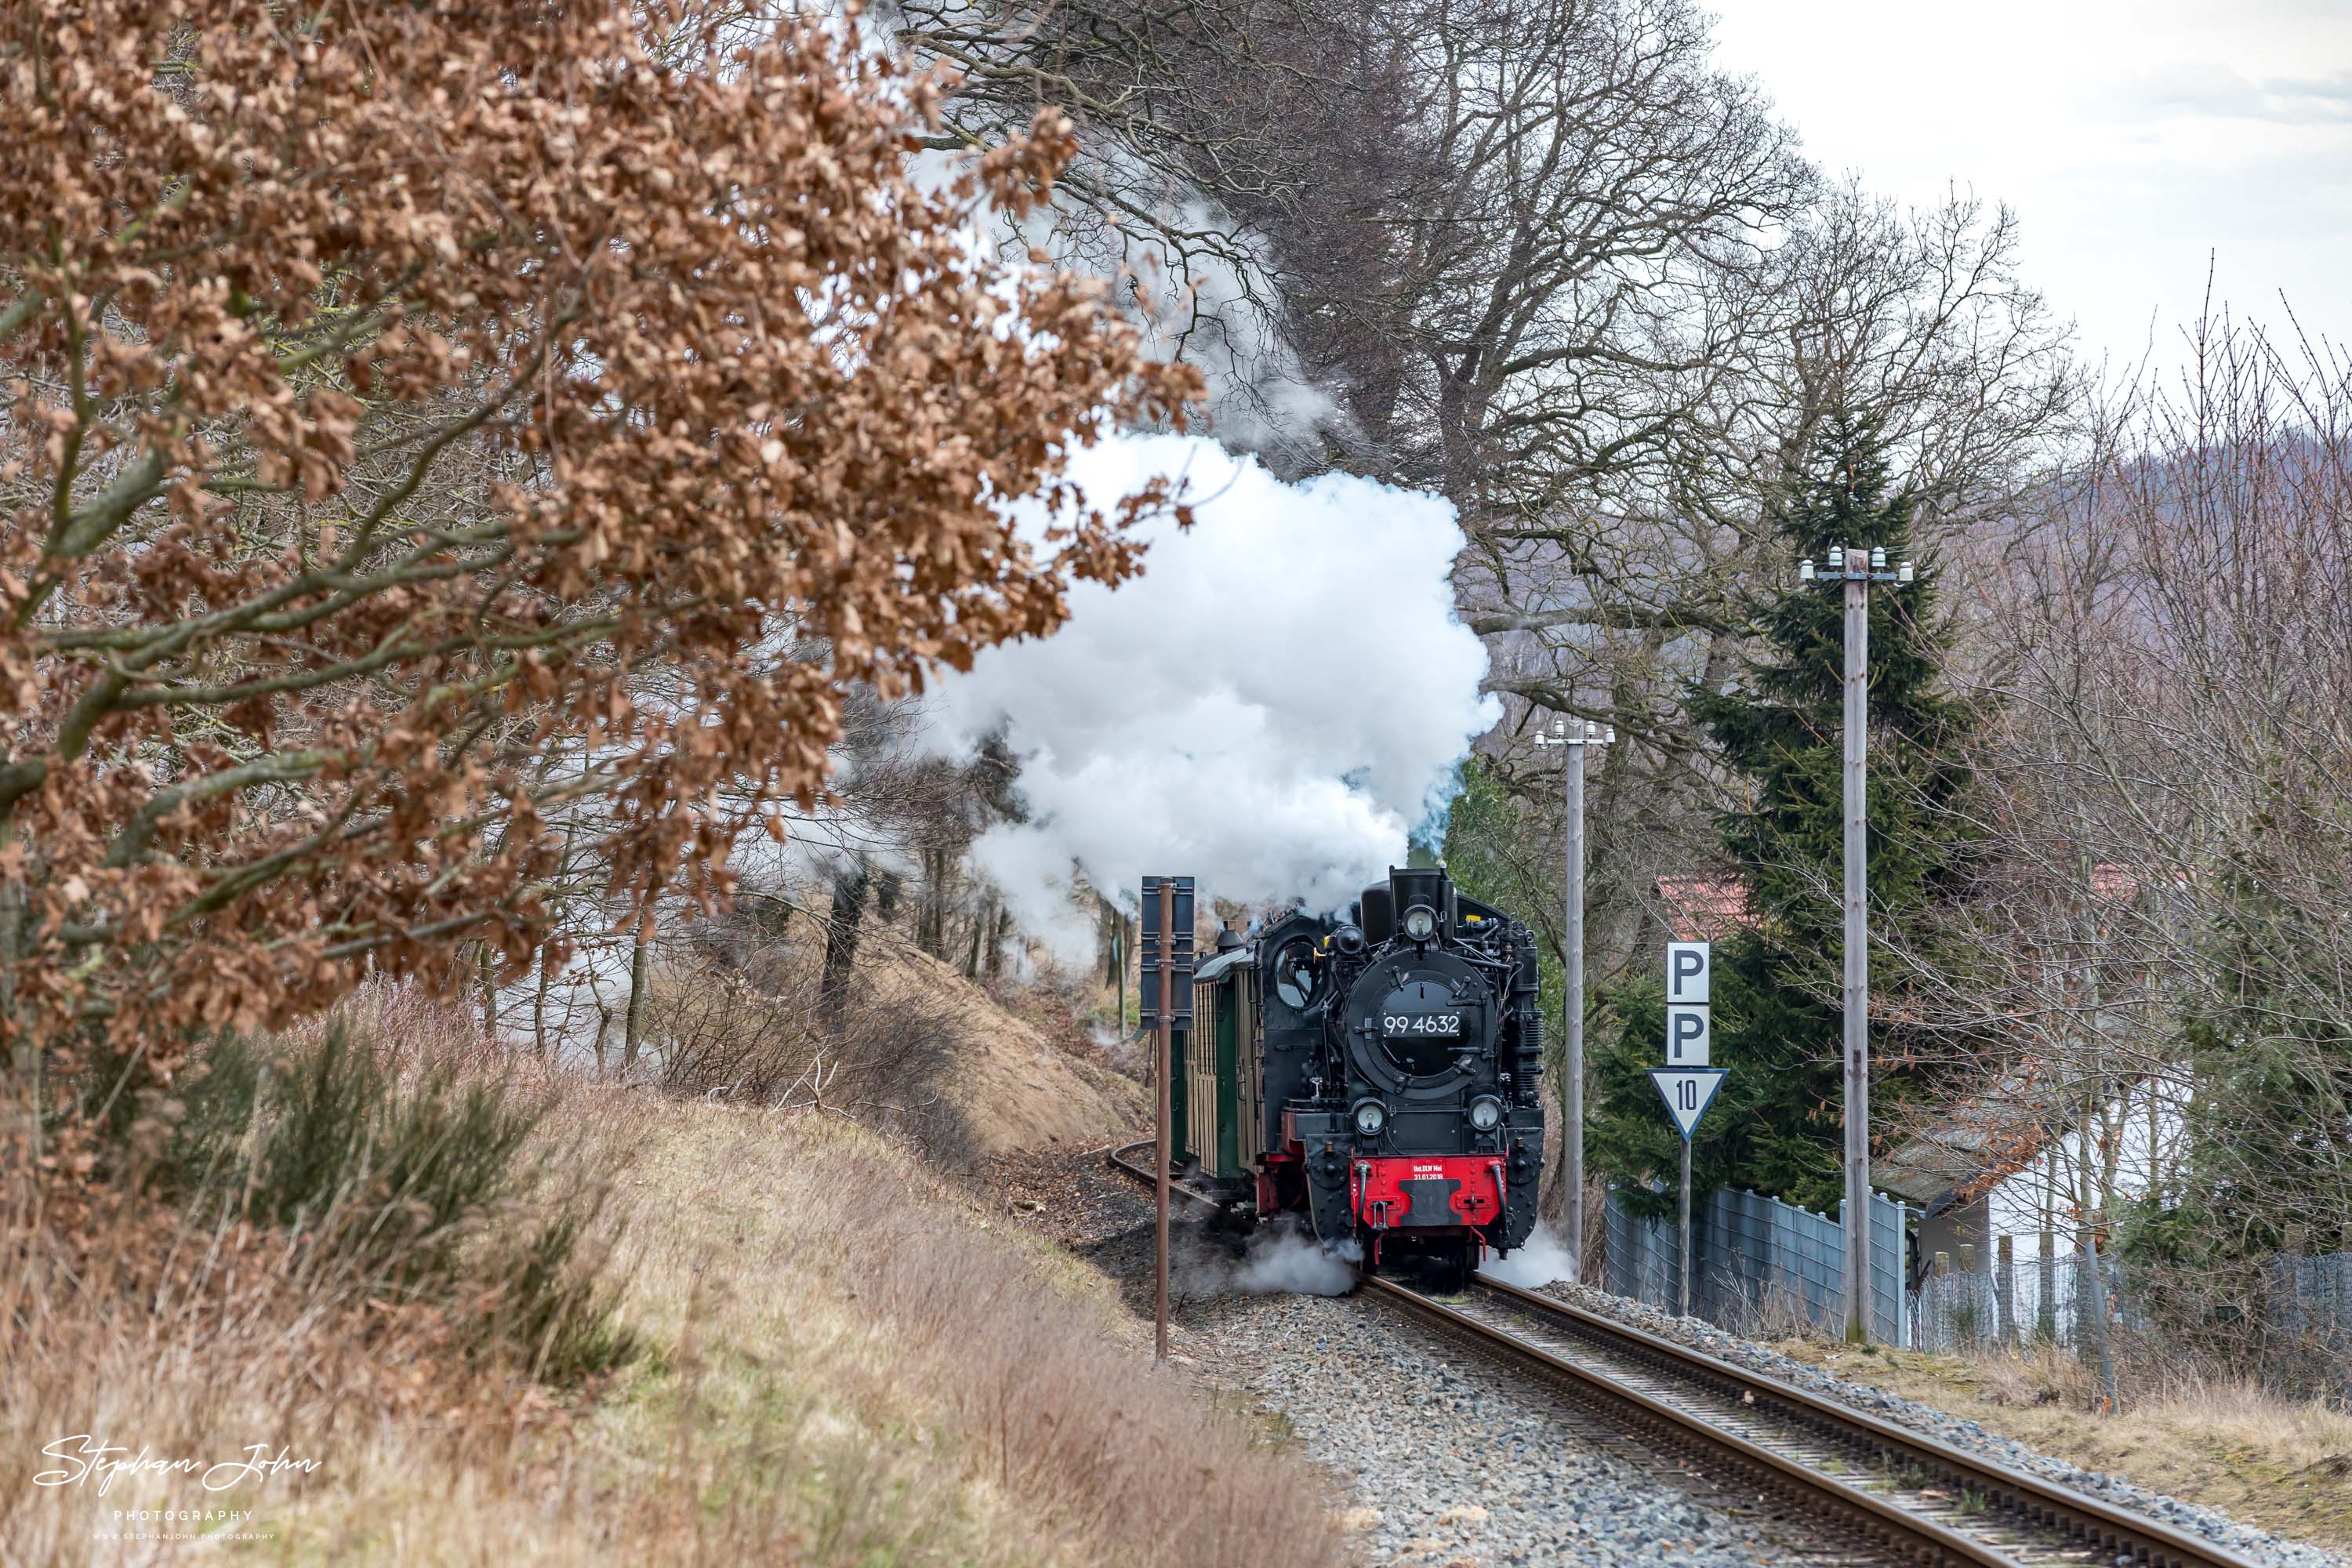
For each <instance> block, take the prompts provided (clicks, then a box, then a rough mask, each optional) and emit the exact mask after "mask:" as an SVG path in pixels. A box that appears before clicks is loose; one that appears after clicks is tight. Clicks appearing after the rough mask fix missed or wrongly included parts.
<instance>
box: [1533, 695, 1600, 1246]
mask: <svg viewBox="0 0 2352 1568" xmlns="http://www.w3.org/2000/svg"><path fill="white" fill-rule="evenodd" d="M1576 730H1577V731H1578V732H1575V733H1571V732H1570V725H1569V721H1567V720H1565V719H1555V720H1553V721H1551V733H1550V734H1549V735H1543V734H1538V735H1537V736H1536V744H1537V745H1538V746H1565V747H1566V748H1568V755H1567V759H1566V760H1567V763H1568V766H1567V768H1566V769H1565V770H1564V771H1565V772H1566V773H1567V776H1568V833H1567V837H1568V909H1567V918H1566V921H1565V922H1564V923H1563V925H1562V926H1561V937H1560V966H1561V971H1562V976H1563V978H1564V979H1565V980H1566V981H1567V983H1568V998H1567V1002H1566V1005H1564V1006H1563V1007H1562V1009H1561V1011H1562V1013H1563V1014H1564V1015H1565V1016H1564V1018H1563V1020H1562V1021H1563V1022H1564V1023H1565V1024H1566V1025H1567V1037H1566V1038H1565V1040H1564V1041H1563V1042H1562V1053H1563V1059H1562V1061H1561V1063H1560V1072H1559V1161H1560V1164H1559V1174H1560V1208H1561V1211H1562V1215H1561V1217H1562V1218H1563V1220H1564V1221H1565V1222H1566V1223H1565V1225H1564V1226H1563V1227H1562V1228H1563V1230H1564V1232H1565V1234H1564V1236H1563V1238H1562V1239H1563V1240H1564V1242H1565V1243H1566V1246H1567V1250H1568V1277H1569V1279H1570V1280H1571V1281H1578V1282H1580V1281H1581V1280H1582V1279H1583V1278H1584V751H1585V748H1586V747H1587V746H1605V745H1607V744H1609V743H1610V742H1612V741H1614V740H1616V739H1617V726H1615V725H1614V724H1612V725H1610V726H1608V727H1607V728H1606V729H1605V730H1604V729H1603V728H1602V727H1601V725H1599V724H1595V723H1593V722H1592V721H1591V720H1584V721H1580V723H1579V724H1578V725H1577V726H1576Z"/></svg>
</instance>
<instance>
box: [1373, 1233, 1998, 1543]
mask: <svg viewBox="0 0 2352 1568" xmlns="http://www.w3.org/2000/svg"><path fill="white" fill-rule="evenodd" d="M1362 1279H1363V1282H1364V1285H1365V1288H1366V1289H1369V1290H1370V1291H1372V1292H1373V1293H1374V1294H1375V1295H1379V1296H1382V1297H1385V1298H1387V1299H1388V1300H1391V1301H1394V1302H1396V1303H1397V1304H1398V1305H1400V1306H1401V1307H1402V1308H1403V1309H1404V1310H1406V1311H1407V1312H1409V1313H1411V1314H1412V1315H1413V1316H1416V1317H1420V1318H1423V1319H1425V1320H1427V1321H1432V1322H1435V1323H1438V1324H1441V1325H1442V1326H1444V1328H1445V1329H1447V1330H1449V1331H1453V1332H1454V1333H1457V1334H1460V1335H1463V1336H1465V1337H1467V1338H1469V1339H1471V1340H1474V1341H1475V1342H1477V1343H1479V1344H1480V1345H1482V1346H1483V1347H1485V1348H1486V1349H1487V1350H1489V1351H1491V1352H1496V1353H1497V1354H1499V1355H1500V1356H1502V1357H1503V1358H1505V1359H1507V1360H1511V1361H1515V1362H1520V1363H1531V1364H1533V1365H1535V1366H1538V1367H1540V1368H1542V1369H1543V1371H1544V1372H1545V1373H1549V1374H1550V1375H1552V1376H1554V1377H1559V1378H1563V1379H1567V1380H1569V1381H1570V1382H1573V1383H1577V1384H1582V1385H1583V1386H1585V1387H1586V1388H1589V1389H1591V1391H1593V1392H1594V1393H1597V1394H1601V1395H1602V1396H1603V1397H1604V1398H1605V1399H1606V1400H1607V1401H1608V1402H1610V1403H1612V1404H1613V1405H1621V1406H1631V1407H1632V1408H1633V1410H1635V1411H1637V1412H1639V1413H1640V1414H1641V1415H1643V1417H1646V1418H1647V1419H1648V1420H1649V1421H1650V1422H1651V1423H1652V1424H1654V1425H1656V1426H1664V1427H1665V1428H1667V1429H1668V1431H1669V1432H1671V1433H1674V1434H1675V1435H1677V1436H1681V1437H1683V1438H1685V1439H1686V1440H1689V1441H1692V1442H1695V1443H1696V1445H1697V1447H1699V1448H1700V1449H1701V1450H1702V1451H1706V1452H1710V1453H1714V1454H1717V1455H1728V1456H1730V1457H1732V1458H1736V1459H1737V1460H1738V1461H1740V1462H1741V1463H1742V1464H1744V1465H1745V1466H1746V1467H1748V1468H1749V1469H1751V1470H1753V1471H1756V1472H1759V1473H1760V1474H1761V1475H1762V1476H1764V1477H1765V1478H1768V1479H1770V1480H1772V1481H1775V1482H1778V1483H1779V1484H1780V1486H1782V1487H1783V1488H1785V1489H1789V1490H1790V1491H1792V1492H1794V1493H1795V1494H1797V1495H1798V1496H1799V1497H1801V1499H1802V1500H1805V1501H1806V1502H1808V1503H1810V1504H1811V1506H1813V1507H1814V1508H1818V1509H1824V1510H1829V1511H1831V1512H1833V1513H1839V1514H1846V1515H1853V1516H1858V1517H1860V1518H1861V1519H1862V1520H1863V1521H1865V1523H1866V1525H1867V1526H1869V1527H1871V1528H1872V1529H1873V1530H1874V1532H1875V1533H1876V1534H1878V1535H1879V1536H1880V1537H1882V1538H1883V1539H1884V1540H1885V1542H1887V1543H1888V1544H1889V1545H1891V1546H1893V1547H1894V1548H1895V1551H1896V1552H1897V1553H1898V1554H1900V1555H1904V1556H1907V1557H1912V1558H1915V1559H1918V1560H1923V1561H1926V1562H1929V1563H1973V1564H1976V1565H1977V1568H2019V1564H2018V1563H2017V1560H2016V1559H2015V1558H2012V1557H2011V1556H2009V1555H2007V1554H2006V1553H2004V1552H2000V1550H1998V1549H1997V1548H1995V1547H1993V1546H1991V1545H1990V1544H1988V1543H1987V1542H1981V1541H1978V1540H1975V1539H1973V1538H1971V1537H1969V1536H1967V1535H1963V1534H1961V1533H1960V1532H1959V1531H1956V1530H1953V1529H1951V1528H1950V1527H1948V1526H1947V1525H1944V1524H1941V1523H1938V1522H1937V1521H1935V1520H1932V1519H1929V1518H1927V1517H1926V1516H1925V1515H1923V1514H1919V1513H1915V1512H1914V1511H1912V1510H1909V1509H1906V1508H1905V1507H1903V1506H1902V1505H1901V1504H1900V1503H1896V1502H1893V1501H1890V1500H1887V1499H1885V1498H1883V1497H1878V1496H1876V1495H1874V1494H1873V1493H1871V1492H1867V1491H1864V1490H1863V1489H1861V1488H1860V1487H1856V1486H1853V1485H1851V1484H1850V1483H1848V1482H1845V1481H1842V1480H1840V1479H1838V1478H1837V1477H1835V1476H1833V1475H1831V1474H1829V1473H1828V1472H1827V1471H1824V1470H1820V1469H1816V1468H1813V1467H1812V1466H1811V1465H1808V1464H1805V1463H1804V1462H1802V1461H1801V1460H1799V1459H1795V1458H1790V1456H1788V1455H1786V1454H1780V1453H1776V1452H1774V1451H1773V1450H1772V1449H1770V1448H1768V1447H1764V1446H1763V1445H1761V1444H1759V1443H1753V1442H1750V1441H1749V1440H1748V1439H1747V1438H1745V1437H1743V1436H1739V1435H1738V1433H1735V1432H1729V1431H1726V1430H1725V1429H1724V1428H1723V1427H1721V1426H1717V1425H1716V1424H1715V1423H1713V1422H1711V1421H1708V1420H1706V1418H1705V1417H1704V1416H1701V1415H1696V1414H1694V1413H1693V1412H1691V1411H1688V1410H1685V1409H1682V1408H1680V1407H1679V1406H1677V1405H1670V1404H1668V1403H1667V1402H1666V1401H1664V1400H1663V1399H1658V1398H1655V1397H1654V1396H1653V1395H1651V1394H1644V1393H1643V1392H1642V1391H1641V1390H1639V1389H1636V1388H1633V1387H1631V1386H1630V1385H1628V1384H1623V1383H1621V1382H1619V1381H1618V1380H1617V1379H1615V1378H1613V1377H1611V1376H1609V1375H1608V1374H1607V1373H1603V1372H1601V1371H1598V1370H1596V1369H1595V1368H1592V1367H1589V1366H1585V1365H1583V1364H1581V1363H1577V1362H1574V1361H1570V1360H1569V1359H1568V1358H1567V1357H1565V1356H1560V1355H1557V1354H1554V1353H1553V1352H1550V1351H1548V1350H1545V1349H1544V1348H1543V1347H1542V1346H1540V1345H1536V1344H1530V1343H1529V1342H1527V1341H1526V1340H1523V1339H1520V1338H1518V1337H1517V1335H1515V1334H1512V1333H1510V1332H1508V1331H1505V1330H1503V1329H1500V1328H1497V1327H1496V1326H1495V1325H1494V1324H1492V1323H1489V1322H1486V1321H1484V1320H1482V1319H1478V1318H1475V1317H1472V1316H1471V1315H1470V1314H1469V1313H1467V1312H1464V1311H1461V1310H1458V1309H1456V1308H1454V1307H1449V1306H1447V1305H1446V1304H1445V1303H1444V1302H1443V1301H1440V1300H1436V1299H1435V1298H1433V1297H1430V1296H1425V1295H1423V1294H1422V1293H1421V1292H1420V1291H1418V1290H1415V1289H1412V1288H1411V1287H1410V1286H1406V1285H1401V1284H1399V1283H1398V1282H1397V1281H1395V1280H1393V1279H1382V1278H1381V1277H1380V1276H1379V1275H1376V1274H1366V1275H1364V1276H1362Z"/></svg>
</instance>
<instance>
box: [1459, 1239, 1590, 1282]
mask: <svg viewBox="0 0 2352 1568" xmlns="http://www.w3.org/2000/svg"><path fill="white" fill-rule="evenodd" d="M1478 1272H1479V1273H1481V1274H1484V1275H1485V1276H1486V1278H1487V1279H1499V1280H1501V1281H1502V1282H1503V1283H1504V1284H1506V1285H1517V1287H1518V1288H1519V1289H1522V1290H1533V1289H1537V1288H1538V1287H1539V1286H1544V1285H1549V1284H1550V1283H1552V1282H1553V1281H1554V1280H1556V1279H1567V1278H1568V1277H1569V1273H1568V1248H1567V1247H1564V1246H1562V1245H1561V1244H1560V1239H1559V1237H1558V1236H1556V1235H1554V1234H1553V1232H1552V1228H1551V1226H1548V1225H1543V1224H1538V1225H1537V1226H1536V1227H1535V1229H1534V1230H1532V1231H1530V1232H1529V1233H1528V1239H1527V1243H1526V1245H1524V1246H1521V1247H1513V1248H1511V1255H1510V1256H1509V1257H1508V1258H1488V1259H1487V1260H1486V1262H1484V1263H1482V1264H1480V1265H1479V1266H1478Z"/></svg>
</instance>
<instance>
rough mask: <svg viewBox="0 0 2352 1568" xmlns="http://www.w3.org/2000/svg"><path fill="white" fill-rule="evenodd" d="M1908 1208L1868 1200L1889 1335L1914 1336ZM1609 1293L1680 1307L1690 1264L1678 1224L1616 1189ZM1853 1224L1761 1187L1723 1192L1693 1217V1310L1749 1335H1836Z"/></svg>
mask: <svg viewBox="0 0 2352 1568" xmlns="http://www.w3.org/2000/svg"><path fill="white" fill-rule="evenodd" d="M1903 1236H1904V1211H1903V1205H1900V1204H1897V1203H1895V1202H1893V1201H1891V1200H1890V1199H1887V1198H1885V1197H1881V1196H1878V1195H1876V1194H1873V1196H1872V1198H1871V1203H1870V1240H1871V1322H1872V1328H1873V1331H1874V1333H1875V1334H1876V1335H1877V1337H1878V1338H1880V1339H1882V1340H1886V1341H1890V1342H1901V1343H1908V1342H1909V1338H1908V1335H1909V1331H1910V1314H1909V1312H1908V1311H1907V1310H1906V1304H1905V1301H1904V1267H1903V1247H1904V1242H1903ZM1607 1257H1608V1280H1609V1289H1611V1290H1612V1291H1614V1292H1615V1293H1616V1294H1618V1295H1620V1296H1630V1297H1633V1299H1634V1300H1638V1301H1643V1302H1645V1303H1647V1304H1648V1305H1650V1306H1654V1307H1662V1308H1664V1309H1665V1310H1668V1311H1672V1310H1674V1307H1675V1294H1676V1290H1677V1288H1678V1285H1679V1279H1680V1272H1681V1268H1682V1256H1681V1247H1680V1238H1679V1237H1678V1236H1677V1235H1676V1234H1675V1224H1674V1222H1673V1221H1672V1220H1642V1219H1636V1218H1635V1217H1634V1216H1633V1215H1632V1214H1631V1213H1629V1212H1628V1211H1627V1209H1626V1207H1625V1202H1624V1196H1623V1194H1622V1193H1619V1192H1617V1191H1614V1190H1612V1192H1611V1193H1610V1194H1609V1243H1608V1254H1607ZM1844 1258H1845V1227H1844V1226H1843V1225H1841V1224H1839V1223H1838V1221H1836V1220H1834V1219H1832V1218H1831V1217H1829V1216H1828V1215H1820V1214H1814V1213H1812V1212H1811V1211H1810V1210H1807V1209H1801V1208H1797V1207H1795V1206H1793V1205H1789V1204H1784V1203H1782V1202H1780V1200H1779V1199H1778V1198H1770V1197H1766V1196H1765V1195H1764V1194H1760V1193H1751V1192H1744V1191H1737V1190H1734V1189H1731V1188H1721V1189H1718V1190H1717V1192H1716V1193H1715V1194H1714V1195H1713V1196H1712V1197H1711V1198H1709V1199H1708V1200H1707V1201H1706V1202H1705V1203H1703V1204H1700V1205H1696V1206H1695V1207H1694V1208H1693V1210H1692V1213H1691V1297H1692V1300H1691V1310H1693V1311H1694V1312H1696V1314H1697V1315H1698V1316H1700V1317H1702V1318H1705V1319H1706V1320H1707V1321H1710V1322H1714V1323H1718V1324H1720V1325H1722V1326H1723V1327H1725V1328H1729V1329H1734V1330H1737V1331H1740V1332H1743V1333H1758V1332H1768V1333H1769V1332H1775V1331H1781V1332H1785V1331H1794V1330H1796V1329H1797V1328H1799V1327H1801V1326H1802V1325H1807V1324H1810V1325H1811V1326H1812V1327H1815V1328H1817V1329H1820V1330H1822V1331H1826V1332H1829V1333H1837V1332H1840V1331H1843V1328H1844V1325H1845V1286H1844V1278H1843V1277H1844Z"/></svg>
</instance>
